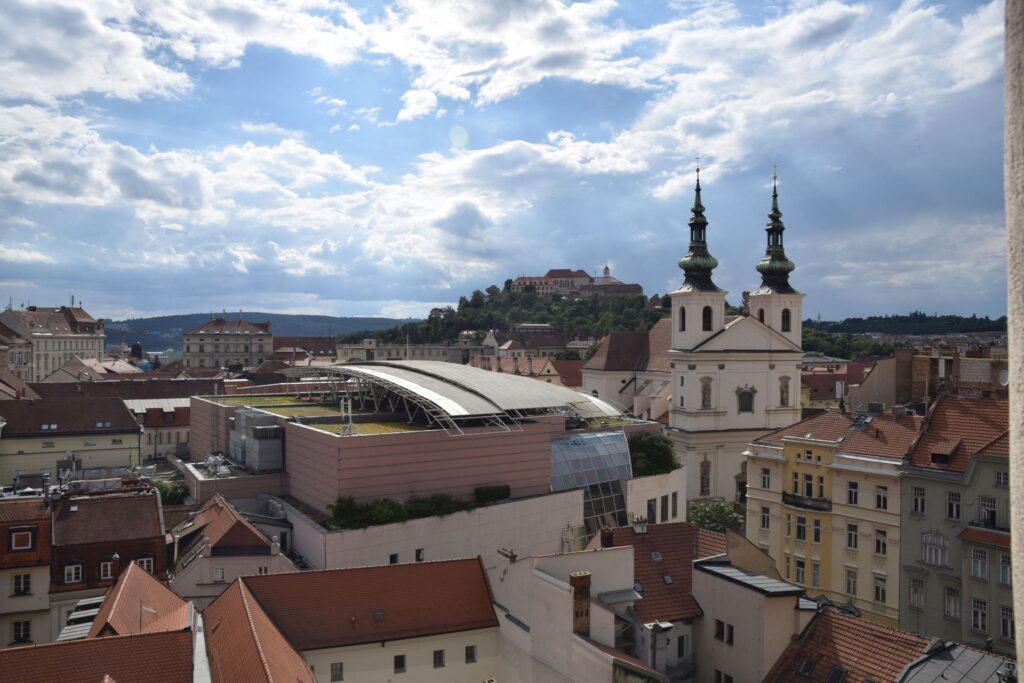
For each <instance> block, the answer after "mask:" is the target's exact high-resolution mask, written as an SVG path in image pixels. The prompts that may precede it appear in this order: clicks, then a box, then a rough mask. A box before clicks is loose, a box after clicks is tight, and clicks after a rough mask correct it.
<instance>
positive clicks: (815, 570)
mask: <svg viewBox="0 0 1024 683" xmlns="http://www.w3.org/2000/svg"><path fill="white" fill-rule="evenodd" d="M811 585H812V586H820V585H821V565H819V564H818V563H817V562H812V563H811Z"/></svg>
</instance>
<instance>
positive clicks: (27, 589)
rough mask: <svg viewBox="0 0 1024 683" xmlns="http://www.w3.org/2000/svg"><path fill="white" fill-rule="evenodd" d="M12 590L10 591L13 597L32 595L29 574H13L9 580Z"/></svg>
mask: <svg viewBox="0 0 1024 683" xmlns="http://www.w3.org/2000/svg"><path fill="white" fill-rule="evenodd" d="M11 583H12V585H13V590H12V591H11V592H12V593H14V594H15V595H30V594H31V593H32V575H31V574H15V575H14V576H13V577H12V578H11Z"/></svg>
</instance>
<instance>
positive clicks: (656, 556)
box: [651, 550, 661, 562]
mask: <svg viewBox="0 0 1024 683" xmlns="http://www.w3.org/2000/svg"><path fill="white" fill-rule="evenodd" d="M651 559H652V560H654V561H655V562H661V553H659V552H658V551H657V550H652V551H651Z"/></svg>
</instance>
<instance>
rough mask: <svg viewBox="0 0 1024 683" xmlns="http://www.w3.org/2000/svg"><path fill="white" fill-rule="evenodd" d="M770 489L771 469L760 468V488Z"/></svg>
mask: <svg viewBox="0 0 1024 683" xmlns="http://www.w3.org/2000/svg"><path fill="white" fill-rule="evenodd" d="M771 487H772V471H771V468H768V467H762V468H761V488H763V489H770V488H771Z"/></svg>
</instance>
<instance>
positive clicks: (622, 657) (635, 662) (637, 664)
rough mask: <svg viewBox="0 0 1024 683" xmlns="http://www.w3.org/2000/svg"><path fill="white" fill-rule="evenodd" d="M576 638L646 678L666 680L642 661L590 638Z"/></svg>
mask: <svg viewBox="0 0 1024 683" xmlns="http://www.w3.org/2000/svg"><path fill="white" fill-rule="evenodd" d="M577 637H578V638H582V639H583V640H585V641H586V642H588V643H590V644H591V645H593V646H594V647H596V648H597V649H598V650H600V651H601V652H603V653H605V654H606V655H608V656H610V657H611V658H612V659H615V660H617V661H619V662H621V663H623V664H626V665H628V666H629V667H630V668H633V669H638V670H640V671H642V672H643V673H645V674H647V676H649V677H654V678H655V680H659V681H664V680H668V679H667V678H665V676H664V674H662V673H661V672H660V671H657V670H656V669H652V668H651V667H649V666H648V665H646V664H644V663H643V662H642V661H640V660H639V659H637V658H636V657H631V656H630V655H627V654H626V653H625V652H622V651H621V650H616V649H615V648H614V647H609V646H607V645H605V644H603V643H599V642H597V641H596V640H591V639H590V638H583V636H577Z"/></svg>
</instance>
